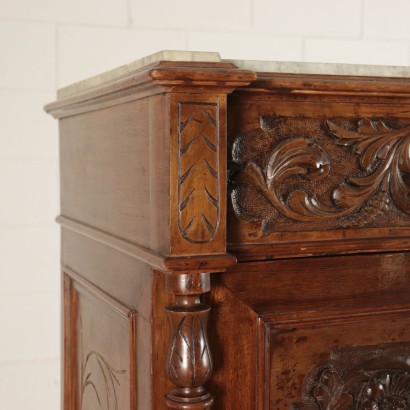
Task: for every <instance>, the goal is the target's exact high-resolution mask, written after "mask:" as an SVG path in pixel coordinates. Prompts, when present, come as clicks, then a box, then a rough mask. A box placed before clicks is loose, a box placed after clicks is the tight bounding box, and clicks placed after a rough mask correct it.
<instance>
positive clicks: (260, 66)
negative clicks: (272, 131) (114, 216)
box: [58, 50, 410, 99]
mask: <svg viewBox="0 0 410 410" xmlns="http://www.w3.org/2000/svg"><path fill="white" fill-rule="evenodd" d="M159 61H187V62H188V61H196V62H201V61H202V62H229V63H232V64H235V65H236V66H237V67H238V68H240V69H244V70H251V71H256V72H271V73H288V74H325V75H326V74H328V75H353V76H371V77H398V78H399V77H401V78H410V66H378V65H361V64H338V63H306V62H292V61H260V60H222V59H221V57H220V55H219V53H216V52H203V51H171V50H166V51H160V52H158V53H155V54H152V55H149V56H147V57H144V58H141V59H139V60H135V61H132V62H131V63H129V64H125V65H122V66H120V67H118V68H114V69H113V70H110V71H106V72H104V73H102V74H98V75H96V76H94V77H90V78H88V79H86V80H83V81H80V82H78V83H74V84H72V85H69V86H67V87H64V88H61V89H60V90H59V91H58V98H59V99H61V98H66V97H70V96H72V95H74V94H77V93H79V92H82V91H85V90H87V89H89V88H92V87H96V86H98V85H101V84H104V83H108V82H110V81H113V80H115V79H119V78H121V77H125V76H127V75H129V74H132V73H133V72H137V71H139V70H141V69H142V68H143V67H146V66H148V65H150V64H153V63H156V62H159Z"/></svg>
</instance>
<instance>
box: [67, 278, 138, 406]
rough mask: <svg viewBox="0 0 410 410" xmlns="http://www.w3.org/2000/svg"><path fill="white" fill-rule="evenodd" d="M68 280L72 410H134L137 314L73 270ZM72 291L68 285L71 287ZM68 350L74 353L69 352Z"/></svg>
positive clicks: (69, 386) (69, 378) (68, 330)
mask: <svg viewBox="0 0 410 410" xmlns="http://www.w3.org/2000/svg"><path fill="white" fill-rule="evenodd" d="M70 276H71V277H74V279H72V278H69V277H68V276H67V280H66V283H67V284H70V287H71V297H70V299H71V300H67V299H66V306H65V310H66V312H65V314H66V318H68V317H69V316H71V320H70V321H71V329H67V331H66V340H65V345H66V349H65V356H66V357H65V360H66V363H70V366H68V367H66V370H67V371H68V372H69V374H67V377H66V380H65V386H64V388H65V389H66V388H70V390H71V392H70V395H71V398H70V401H71V402H72V404H70V405H68V404H66V407H65V408H67V410H68V409H70V410H80V409H81V410H89V409H97V408H98V409H104V410H121V409H130V408H135V406H136V396H135V393H136V391H137V387H136V385H135V382H136V380H135V374H136V368H135V366H136V363H135V354H136V352H135V348H136V341H135V325H136V323H135V320H136V316H135V313H134V312H132V311H129V309H127V308H126V307H124V306H122V305H120V304H119V303H118V302H117V301H115V300H113V299H112V298H111V297H109V296H108V295H106V294H104V293H103V292H101V291H100V290H98V289H97V288H95V287H94V286H93V285H92V284H90V283H89V282H87V281H85V280H84V279H82V278H81V277H80V276H79V275H77V274H75V273H74V272H70ZM66 287H67V285H66ZM67 347H69V349H67Z"/></svg>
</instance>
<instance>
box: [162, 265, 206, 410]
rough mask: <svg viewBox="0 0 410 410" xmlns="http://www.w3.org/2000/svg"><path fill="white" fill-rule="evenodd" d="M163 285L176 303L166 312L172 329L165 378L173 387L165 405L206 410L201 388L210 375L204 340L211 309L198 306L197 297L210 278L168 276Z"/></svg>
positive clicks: (184, 275)
mask: <svg viewBox="0 0 410 410" xmlns="http://www.w3.org/2000/svg"><path fill="white" fill-rule="evenodd" d="M166 284H167V290H168V291H171V292H172V293H174V294H175V303H174V304H173V305H171V306H168V308H167V313H168V317H169V323H170V327H171V340H170V347H169V353H168V361H167V376H168V378H169V379H170V380H171V381H172V383H174V385H175V386H176V388H175V389H173V390H172V391H171V392H170V394H169V395H168V396H167V398H166V405H167V407H168V409H172V410H206V409H209V408H210V407H211V405H212V403H213V398H212V396H211V395H210V394H209V393H208V391H207V390H206V389H205V388H204V386H203V385H204V384H205V383H206V382H207V381H208V380H209V379H210V377H211V374H212V359H211V353H210V350H209V346H208V340H207V323H208V317H209V312H210V310H211V308H210V307H209V306H207V305H205V304H203V303H201V300H200V295H201V294H202V293H204V292H208V291H209V289H210V280H209V274H203V273H200V274H198V273H195V274H180V275H175V276H168V277H167V281H166Z"/></svg>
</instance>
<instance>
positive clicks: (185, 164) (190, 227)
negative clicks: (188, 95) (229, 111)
mask: <svg viewBox="0 0 410 410" xmlns="http://www.w3.org/2000/svg"><path fill="white" fill-rule="evenodd" d="M218 117H219V107H218V103H211V102H210V103H205V102H204V103H201V102H180V103H179V104H178V123H179V130H178V228H179V232H180V234H181V236H182V237H183V238H184V239H186V240H187V241H189V242H191V243H207V242H210V241H212V239H213V238H214V236H215V234H216V232H217V230H218V226H219V219H220V203H219V202H220V198H219V195H220V193H219V190H220V188H219V184H220V175H219V118H218Z"/></svg>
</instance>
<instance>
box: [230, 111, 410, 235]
mask: <svg viewBox="0 0 410 410" xmlns="http://www.w3.org/2000/svg"><path fill="white" fill-rule="evenodd" d="M324 129H325V130H326V133H327V134H329V135H330V136H332V137H333V138H335V139H336V143H337V144H338V145H341V146H345V147H349V148H351V149H352V151H353V152H354V153H355V154H356V155H358V156H359V160H360V161H359V162H360V167H361V168H362V170H361V174H362V175H360V176H357V177H353V176H351V177H348V178H347V179H345V180H344V181H342V182H341V183H340V184H339V185H338V186H337V187H335V188H334V189H333V191H332V193H331V198H330V203H331V205H326V204H324V203H321V202H320V201H319V200H318V198H317V197H316V195H315V193H314V192H308V191H306V190H305V189H295V190H293V191H291V192H290V193H286V194H284V192H285V191H286V189H285V188H286V184H287V182H288V181H290V180H292V179H294V178H301V179H304V180H306V181H313V182H315V183H318V182H319V181H321V180H324V179H325V178H326V177H327V176H328V175H329V173H330V170H331V166H332V164H331V160H330V158H329V156H328V154H327V153H326V151H325V150H324V148H323V147H321V146H320V145H319V144H318V143H317V142H316V141H315V140H314V139H312V138H305V137H293V138H283V137H282V139H281V140H279V142H278V143H277V144H276V145H274V147H273V150H272V151H271V152H270V155H269V157H268V159H267V161H266V163H265V164H264V165H263V166H261V165H259V164H257V163H256V162H254V161H253V160H249V161H246V162H245V163H238V162H237V163H236V165H234V167H233V169H235V168H236V169H235V170H234V172H233V177H232V179H231V188H232V203H233V207H234V210H235V213H236V214H237V216H238V217H239V218H241V219H245V220H250V221H261V222H262V233H269V227H271V226H272V225H273V224H274V223H275V220H276V219H277V218H278V215H279V214H281V215H282V216H284V217H286V218H289V219H291V220H296V221H303V222H308V223H312V222H322V221H326V220H330V221H335V227H344V226H351V227H359V226H363V225H366V224H367V223H369V222H371V221H372V220H373V219H374V218H375V217H376V216H377V215H379V214H380V213H383V212H385V211H387V210H388V209H389V207H390V202H391V200H392V201H393V202H394V204H395V206H396V207H397V208H398V209H399V210H400V211H401V212H403V213H404V214H407V215H410V127H405V128H401V129H391V128H389V127H388V126H387V125H386V124H385V122H383V121H371V120H369V119H363V120H361V121H359V123H358V125H357V131H351V130H348V129H346V128H343V127H342V126H339V125H337V124H336V123H335V122H332V121H329V120H327V121H325V124H324ZM240 143H241V140H240V137H239V138H238V139H237V140H236V141H235V143H234V146H233V159H234V161H235V159H236V157H237V152H239V151H240V148H239V147H238V144H240ZM346 154H348V153H346ZM363 174H364V175H363ZM323 183H325V181H324V182H323ZM247 187H248V188H252V189H256V190H257V192H258V193H259V194H258V195H262V198H261V199H262V202H264V204H263V205H255V204H253V203H252V199H251V198H249V200H247V199H246V194H245V191H246V189H248V188H247ZM244 198H245V199H244ZM254 200H255V198H254Z"/></svg>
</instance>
